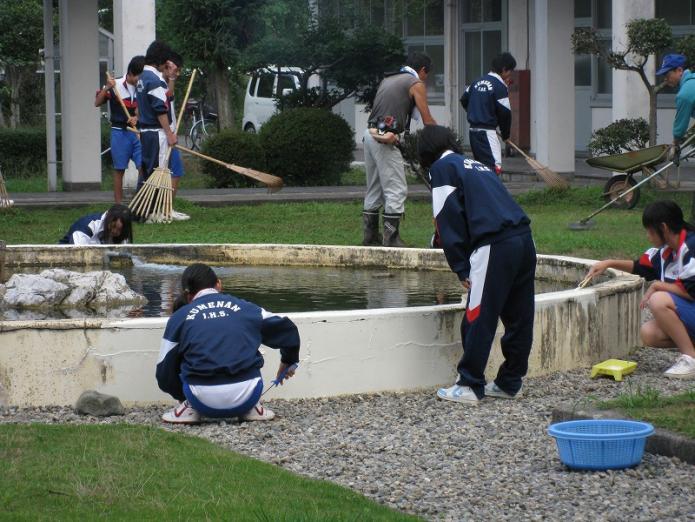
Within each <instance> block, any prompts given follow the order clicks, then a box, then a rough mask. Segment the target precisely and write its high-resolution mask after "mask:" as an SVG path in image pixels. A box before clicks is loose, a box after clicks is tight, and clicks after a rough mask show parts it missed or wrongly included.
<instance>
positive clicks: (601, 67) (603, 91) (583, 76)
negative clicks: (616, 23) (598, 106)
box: [574, 0, 613, 102]
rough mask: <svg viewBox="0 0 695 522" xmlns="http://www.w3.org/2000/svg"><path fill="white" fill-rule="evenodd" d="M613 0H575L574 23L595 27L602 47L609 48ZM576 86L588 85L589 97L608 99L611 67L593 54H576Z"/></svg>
mask: <svg viewBox="0 0 695 522" xmlns="http://www.w3.org/2000/svg"><path fill="white" fill-rule="evenodd" d="M611 24H612V1H611V0H574V25H575V27H591V28H593V29H594V30H596V33H597V35H598V38H599V44H600V45H601V47H602V48H603V49H606V50H610V48H611ZM574 85H575V87H591V91H592V98H593V99H594V100H596V101H601V100H602V101H603V102H608V101H609V97H610V95H611V94H613V69H612V68H611V67H610V65H608V63H607V62H606V61H605V60H603V59H601V58H598V57H596V56H589V55H575V57H574Z"/></svg>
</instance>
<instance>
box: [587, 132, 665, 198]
mask: <svg viewBox="0 0 695 522" xmlns="http://www.w3.org/2000/svg"><path fill="white" fill-rule="evenodd" d="M668 149H669V145H656V146H655V147H649V148H646V149H641V150H633V151H630V152H624V153H622V154H613V155H612V156H599V157H596V158H589V159H588V160H586V162H587V163H588V164H589V165H591V166H592V167H595V168H597V169H603V170H610V171H612V172H620V174H616V175H615V176H611V177H610V178H609V179H608V181H607V182H606V184H605V185H604V187H603V198H604V199H605V200H606V201H607V202H608V201H612V200H614V199H615V198H616V197H617V196H618V195H619V194H621V193H623V192H625V191H626V190H628V189H631V188H632V187H635V186H636V185H637V180H636V179H635V174H637V173H638V172H641V173H642V176H643V178H648V177H650V176H651V175H652V174H654V167H655V166H656V165H658V164H659V163H663V162H664V161H666V156H667V155H668ZM639 198H640V190H639V188H635V189H634V190H633V191H632V192H630V193H629V194H626V195H625V196H623V197H622V198H620V199H619V200H617V201H616V202H615V204H614V205H613V206H614V207H616V208H634V207H635V205H637V203H638V201H639Z"/></svg>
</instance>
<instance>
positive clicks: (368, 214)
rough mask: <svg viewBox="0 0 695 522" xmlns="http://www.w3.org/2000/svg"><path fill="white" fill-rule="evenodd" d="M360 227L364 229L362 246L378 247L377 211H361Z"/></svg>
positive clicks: (379, 238) (379, 236)
mask: <svg viewBox="0 0 695 522" xmlns="http://www.w3.org/2000/svg"><path fill="white" fill-rule="evenodd" d="M362 226H363V229H364V239H363V240H362V244H363V245H364V246H375V245H376V246H380V245H381V234H380V233H379V209H377V210H364V211H362Z"/></svg>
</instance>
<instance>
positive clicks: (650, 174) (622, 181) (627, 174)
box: [569, 127, 695, 230]
mask: <svg viewBox="0 0 695 522" xmlns="http://www.w3.org/2000/svg"><path fill="white" fill-rule="evenodd" d="M693 129H695V127H693V128H691V130H690V131H689V132H688V134H687V135H686V138H685V140H684V141H683V143H682V144H681V147H680V148H681V151H682V152H681V153H680V158H679V159H680V160H687V159H689V158H692V157H695V146H694V145H693V143H694V142H695V132H693ZM669 148H670V145H657V146H655V147H649V148H646V149H641V150H634V151H630V152H624V153H623V154H614V155H612V156H599V157H596V158H589V159H588V160H586V162H587V163H588V164H589V165H591V166H592V167H596V168H599V169H605V170H610V171H613V172H620V174H617V175H615V176H612V177H611V178H610V179H609V180H608V182H607V183H606V185H605V186H604V190H603V196H604V199H605V200H606V201H607V203H606V204H605V205H603V206H602V207H601V208H600V209H598V210H596V211H594V212H593V213H592V214H591V215H589V216H587V217H585V218H584V219H582V220H581V221H576V222H574V223H570V224H569V228H570V229H571V230H589V229H591V228H593V226H594V222H593V221H592V220H591V218H593V217H594V216H596V215H597V214H600V213H601V212H603V211H604V210H606V209H607V208H608V207H611V206H613V207H618V208H620V207H622V208H633V207H634V206H635V205H637V202H638V201H639V195H640V194H639V187H640V186H642V185H644V184H645V183H647V182H648V181H649V180H651V179H652V178H654V177H655V176H659V175H661V174H662V173H663V172H665V171H666V170H667V169H668V168H669V167H671V166H672V165H674V164H675V163H674V162H673V161H669V162H667V163H666V165H664V166H663V167H661V168H659V169H658V170H656V171H655V170H654V167H655V166H656V165H658V164H659V163H662V162H663V161H665V160H666V159H667V156H668V150H669ZM637 172H642V180H640V181H639V182H637V181H636V180H635V178H634V176H635V174H636V173H637Z"/></svg>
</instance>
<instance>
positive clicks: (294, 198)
mask: <svg viewBox="0 0 695 522" xmlns="http://www.w3.org/2000/svg"><path fill="white" fill-rule="evenodd" d="M359 159H360V157H359V155H358V154H356V160H358V161H356V162H355V163H356V164H360V161H359ZM608 176H609V173H608V172H606V171H602V170H598V169H593V168H591V167H589V166H588V165H587V164H586V162H585V161H584V160H583V159H581V158H577V160H576V164H575V174H574V177H573V178H572V185H573V186H585V185H603V184H604V183H605V182H606V180H607V179H608ZM675 179H676V174H675V172H674V173H672V174H671V180H672V181H675ZM503 180H504V182H505V185H506V186H507V188H508V189H509V191H510V192H511V193H512V194H520V193H523V192H528V191H531V190H542V189H544V188H545V187H546V185H545V184H544V183H543V182H542V181H539V180H538V178H537V176H536V175H535V173H534V172H533V171H532V170H531V169H530V167H529V166H528V165H527V164H526V162H525V161H524V160H523V159H521V158H506V159H505V174H504V175H503ZM680 190H687V191H695V165H692V166H691V165H688V166H687V167H685V168H683V169H681V187H680ZM364 193H365V187H364V186H362V185H359V186H341V187H285V188H284V189H282V190H281V191H279V192H275V193H272V194H271V193H269V192H268V191H267V190H266V189H263V188H240V189H188V190H186V189H182V190H181V191H179V194H178V195H179V197H180V198H182V199H185V200H188V201H191V202H193V203H196V204H198V205H202V206H209V207H215V206H225V205H250V204H259V203H267V202H282V203H290V202H292V203H296V202H303V201H360V200H361V199H362V198H364ZM11 197H12V199H14V201H15V205H16V206H18V207H45V208H70V207H79V206H86V205H90V204H94V203H105V204H108V203H111V202H112V201H113V199H112V198H113V195H112V193H111V192H110V191H85V192H31V193H30V192H24V193H13V194H12V195H11ZM429 197H430V196H429V191H428V190H427V188H426V187H425V186H424V185H411V186H410V188H409V194H408V199H410V200H428V199H429Z"/></svg>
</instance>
